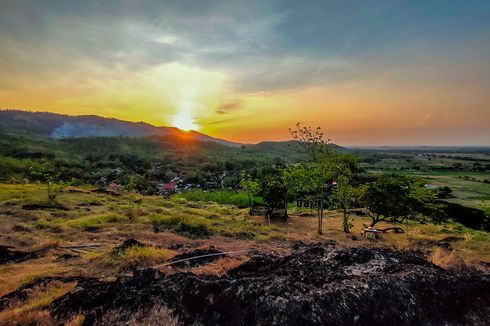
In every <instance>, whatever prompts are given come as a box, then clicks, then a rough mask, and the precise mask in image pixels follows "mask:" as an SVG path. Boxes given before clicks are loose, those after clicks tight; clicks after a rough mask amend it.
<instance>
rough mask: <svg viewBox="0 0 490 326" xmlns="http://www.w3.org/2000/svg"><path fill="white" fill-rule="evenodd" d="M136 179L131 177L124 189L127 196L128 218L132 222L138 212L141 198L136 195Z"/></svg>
mask: <svg viewBox="0 0 490 326" xmlns="http://www.w3.org/2000/svg"><path fill="white" fill-rule="evenodd" d="M137 186H138V183H137V179H136V178H135V177H134V176H132V177H130V178H129V181H128V183H127V185H126V186H125V187H124V190H125V192H126V193H127V194H128V196H127V199H128V211H127V214H128V217H129V219H130V220H133V219H134V218H135V217H136V216H137V215H138V214H139V212H140V205H141V203H142V199H141V197H139V196H138V195H137Z"/></svg>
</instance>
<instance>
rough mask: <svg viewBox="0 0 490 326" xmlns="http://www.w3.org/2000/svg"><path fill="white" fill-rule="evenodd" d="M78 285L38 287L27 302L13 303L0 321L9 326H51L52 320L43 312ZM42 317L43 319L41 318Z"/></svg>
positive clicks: (0, 317)
mask: <svg viewBox="0 0 490 326" xmlns="http://www.w3.org/2000/svg"><path fill="white" fill-rule="evenodd" d="M75 285H76V283H75V282H72V283H62V282H52V283H49V284H48V285H47V286H38V287H35V288H33V289H32V290H31V293H30V295H29V297H28V298H27V300H26V301H25V302H20V303H17V304H15V303H13V304H11V306H9V307H8V308H7V309H6V310H4V311H2V312H0V321H4V322H5V324H7V325H28V324H30V323H29V322H28V321H29V320H30V321H36V322H37V321H42V322H47V323H46V324H43V325H51V324H50V318H48V316H46V314H45V313H44V312H43V309H45V308H46V307H47V306H48V305H49V304H50V303H51V302H52V301H53V300H54V299H56V298H59V297H60V296H62V295H64V294H66V293H68V292H70V291H71V290H73V289H74V287H75ZM40 316H42V317H43V318H42V319H39V317H40Z"/></svg>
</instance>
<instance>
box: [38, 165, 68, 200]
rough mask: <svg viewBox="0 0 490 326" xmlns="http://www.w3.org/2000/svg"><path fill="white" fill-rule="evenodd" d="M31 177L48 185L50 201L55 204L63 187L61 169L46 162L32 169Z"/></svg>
mask: <svg viewBox="0 0 490 326" xmlns="http://www.w3.org/2000/svg"><path fill="white" fill-rule="evenodd" d="M30 175H31V177H32V178H34V179H36V180H39V181H41V182H43V183H44V184H45V185H46V191H47V195H48V201H49V202H53V201H54V200H55V199H56V196H57V193H58V191H59V190H61V188H62V187H63V184H62V182H60V181H59V177H60V175H61V172H60V171H59V169H57V168H56V167H54V166H53V165H52V164H49V163H48V162H46V161H45V162H43V163H42V165H40V166H33V167H31V168H30Z"/></svg>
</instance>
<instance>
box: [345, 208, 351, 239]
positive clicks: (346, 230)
mask: <svg viewBox="0 0 490 326" xmlns="http://www.w3.org/2000/svg"><path fill="white" fill-rule="evenodd" d="M344 232H345V233H349V232H350V230H349V218H348V216H347V209H346V208H345V207H344Z"/></svg>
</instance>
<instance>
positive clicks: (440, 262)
mask: <svg viewBox="0 0 490 326" xmlns="http://www.w3.org/2000/svg"><path fill="white" fill-rule="evenodd" d="M428 260H429V261H430V262H431V263H433V264H434V265H437V266H439V267H442V268H444V269H448V270H456V271H460V270H462V269H463V268H464V267H465V263H464V261H463V259H461V257H459V256H458V255H457V253H456V252H455V251H454V250H447V249H444V248H439V247H436V248H434V249H433V250H432V252H431V254H430V255H429V257H428Z"/></svg>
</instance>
